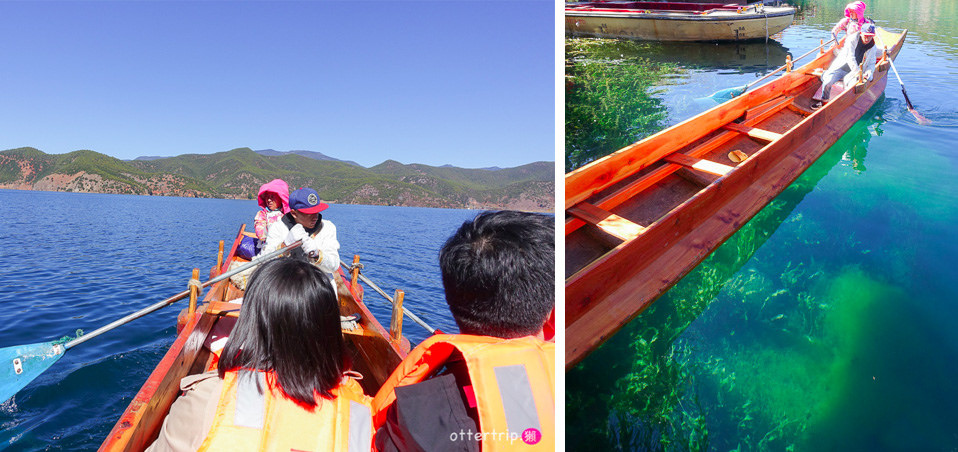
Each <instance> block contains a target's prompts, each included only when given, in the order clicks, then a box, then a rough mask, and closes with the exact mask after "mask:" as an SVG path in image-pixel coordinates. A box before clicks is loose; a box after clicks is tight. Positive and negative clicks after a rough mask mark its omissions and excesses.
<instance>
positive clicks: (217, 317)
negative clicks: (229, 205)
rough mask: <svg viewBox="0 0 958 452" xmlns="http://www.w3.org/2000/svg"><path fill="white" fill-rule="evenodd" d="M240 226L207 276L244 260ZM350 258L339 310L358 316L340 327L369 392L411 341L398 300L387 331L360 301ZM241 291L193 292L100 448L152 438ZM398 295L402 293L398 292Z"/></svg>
mask: <svg viewBox="0 0 958 452" xmlns="http://www.w3.org/2000/svg"><path fill="white" fill-rule="evenodd" d="M244 229H245V225H244V226H243V227H241V228H240V232H239V234H237V237H236V239H235V241H234V242H233V246H232V249H231V250H230V251H229V253H228V254H227V255H226V258H225V259H224V258H223V249H222V243H221V249H220V257H219V259H218V263H217V265H216V266H215V267H213V269H212V270H211V271H210V277H211V278H212V277H215V276H217V275H220V274H223V273H225V272H226V271H227V269H229V268H230V266H231V264H233V263H234V262H238V263H243V262H248V261H246V260H244V259H242V258H240V257H239V256H237V255H236V250H237V247H238V246H239V244H240V242H241V240H242V238H243V237H244V235H245V232H244ZM353 262H354V265H353V266H352V267H351V272H350V273H351V274H350V276H349V279H347V276H346V274H344V273H343V271H342V269H340V270H339V271H338V273H337V274H336V277H335V279H336V283H337V290H338V292H339V293H338V296H339V305H340V314H341V315H342V316H346V317H351V318H352V317H354V316H357V317H355V318H356V320H355V325H354V327H353V328H351V329H346V328H344V330H343V335H344V337H345V339H346V346H347V349H348V351H349V353H350V354H351V357H352V361H353V370H356V371H358V372H359V373H361V374H362V375H363V379H362V380H360V385H361V386H362V388H363V392H365V393H366V394H367V395H369V396H374V395H375V394H376V391H377V390H378V389H379V387H380V386H382V384H383V382H384V381H385V380H386V379H387V378H388V377H389V374H390V373H391V372H392V371H393V369H394V368H395V367H396V366H397V365H399V363H400V362H401V361H402V358H403V357H405V356H406V354H407V353H409V347H410V344H409V341H408V340H407V339H406V338H405V337H404V336H403V335H402V315H403V312H402V308H401V306H402V303H401V300H397V301H396V303H395V304H394V309H393V313H392V321H391V326H390V331H388V332H387V331H386V329H385V328H384V327H383V326H382V325H381V324H380V323H379V322H378V321H377V320H376V318H375V317H373V315H372V314H371V313H370V312H369V310H368V309H367V307H366V305H365V304H364V302H363V290H362V287H361V286H360V285H359V284H358V282H357V278H358V277H359V267H358V266H357V265H356V264H358V257H356V258H354V260H353ZM197 276H198V271H197V270H194V279H196V278H197ZM198 290H199V289H198V288H197V289H196V292H198ZM242 296H243V291H242V290H240V289H239V288H238V287H237V286H236V285H235V284H233V283H232V282H231V281H230V279H224V280H223V281H220V282H218V283H216V284H215V285H213V286H212V287H211V288H210V290H209V291H208V292H207V294H206V296H205V297H204V299H203V300H202V304H199V303H198V302H197V300H196V298H195V297H194V298H193V299H191V302H190V306H189V307H187V308H184V310H183V312H181V313H180V315H179V318H178V322H177V323H178V324H177V331H178V334H177V337H176V339H175V340H174V342H173V345H171V346H170V349H169V351H167V353H166V355H165V356H164V357H163V359H162V360H161V361H160V363H159V364H158V365H157V366H156V368H155V369H154V370H153V373H151V374H150V376H149V378H147V381H146V383H144V384H143V386H142V387H141V388H140V391H139V392H138V393H137V394H136V396H134V398H133V400H132V401H131V402H130V405H129V406H128V407H127V409H126V411H124V413H123V415H122V416H120V419H119V420H118V421H117V423H116V424H115V425H114V427H113V429H112V430H111V431H110V434H109V435H108V436H107V438H106V439H105V440H104V442H103V444H102V445H101V446H100V450H102V451H140V450H143V449H145V448H146V447H147V446H149V445H150V444H152V443H153V441H154V440H155V439H156V437H157V435H158V434H159V430H160V427H161V426H162V424H163V419H164V418H165V417H166V415H167V413H168V412H169V409H170V406H171V405H172V404H173V402H174V401H175V400H176V397H177V396H178V395H179V392H180V389H179V388H180V380H181V379H182V378H183V377H186V376H188V375H194V374H198V373H202V372H205V371H208V370H211V369H212V368H215V367H214V366H215V363H216V361H217V359H216V356H215V354H214V353H212V352H211V350H210V347H209V339H211V337H210V335H211V332H213V331H214V327H215V326H216V325H217V323H218V322H221V321H226V322H228V321H229V319H230V318H231V317H232V318H235V317H237V316H238V314H239V311H240V306H241V304H240V303H238V302H237V301H239V299H240V298H241V297H242ZM399 297H401V292H398V291H397V298H399Z"/></svg>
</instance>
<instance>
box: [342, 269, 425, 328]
mask: <svg viewBox="0 0 958 452" xmlns="http://www.w3.org/2000/svg"><path fill="white" fill-rule="evenodd" d="M339 265H342V266H343V267H344V268H346V269H347V270H349V271H350V272H352V270H353V269H354V268H358V269H359V273H358V275H359V279H361V280H363V282H364V283H366V284H367V285H369V287H372V288H373V290H375V291H376V292H379V295H382V296H383V298H385V299H386V300H388V301H389V303H390V304H395V303H396V302H395V301H393V297H390V296H389V295H388V294H387V293H386V292H385V291H383V290H382V289H380V288H379V286H377V285H376V283H374V282H372V280H370V279H369V278H367V277H366V275H364V274H363V272H362V269H363V264H361V263H360V264H358V265H356V266H355V267H354V266H352V265H346V263H345V262H343V261H339ZM403 314H405V315H406V316H407V317H409V318H410V319H412V320H413V321H414V322H416V323H418V324H419V326H421V327H423V328H425V329H426V331H429V333H430V334H432V333H435V332H436V329H435V328H433V327H431V326H429V325H427V324H426V322H424V321H422V319H420V318H419V317H418V316H416V314H413V313H412V312H411V311H410V310H409V309H406V308H403Z"/></svg>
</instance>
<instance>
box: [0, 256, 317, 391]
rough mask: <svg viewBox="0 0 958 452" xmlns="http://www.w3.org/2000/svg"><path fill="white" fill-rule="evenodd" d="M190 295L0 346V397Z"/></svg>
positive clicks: (240, 269)
mask: <svg viewBox="0 0 958 452" xmlns="http://www.w3.org/2000/svg"><path fill="white" fill-rule="evenodd" d="M302 244H303V243H302V241H296V242H295V243H293V244H292V245H290V246H287V247H286V248H280V249H278V250H276V251H273V252H271V253H267V254H264V255H262V256H260V257H258V258H257V259H256V260H254V261H252V262H250V263H248V264H245V265H241V266H239V267H237V268H235V269H233V270H230V271H228V272H226V273H223V274H221V275H219V276H217V277H215V278H211V279H210V280H209V281H206V282H205V283H202V284H200V288H205V287H207V286H211V285H213V284H216V283H218V282H220V281H222V280H224V279H226V278H229V277H230V276H233V275H235V274H237V273H240V272H243V271H246V270H248V269H250V268H253V267H255V266H257V265H259V264H262V263H263V262H267V261H269V260H271V259H273V258H275V257H278V256H280V255H282V254H284V253H286V252H289V251H290V250H292V249H294V248H297V247H299V246H300V245H302ZM189 295H190V291H189V289H187V290H185V291H183V292H180V293H178V294H176V295H173V296H172V297H169V298H167V299H165V300H163V301H160V302H157V303H154V304H152V305H150V306H147V307H145V308H143V309H141V310H139V311H136V312H134V313H132V314H130V315H127V316H126V317H123V318H121V319H119V320H117V321H115V322H112V323H110V324H109V325H105V326H102V327H100V328H97V329H96V330H93V331H91V332H90V333H88V334H85V335H82V336H79V337H77V338H76V339H73V340H71V341H69V342H67V343H60V341H51V342H40V343H36V344H27V345H15V346H12V347H6V348H0V400H3V401H6V400H7V399H9V398H11V397H13V396H14V395H16V393H17V392H18V391H20V390H21V389H23V387H24V386H26V385H27V384H29V383H30V382H31V381H33V380H34V379H36V378H37V377H38V376H40V374H41V373H43V371H45V370H47V369H48V368H49V367H50V366H52V365H53V363H55V362H57V361H59V360H60V358H61V357H63V354H64V353H65V352H66V351H67V350H69V349H71V348H73V347H75V346H77V345H79V344H82V343H84V342H86V341H88V340H90V339H93V338H94V337H97V336H99V335H101V334H103V333H105V332H107V331H110V330H112V329H114V328H116V327H118V326H120V325H123V324H126V323H129V322H131V321H133V320H136V319H138V318H140V317H143V316H145V315H147V314H149V313H151V312H154V311H157V310H159V309H160V308H162V307H165V306H169V305H171V304H173V303H174V302H176V301H179V300H182V299H184V298H186V297H188V296H189Z"/></svg>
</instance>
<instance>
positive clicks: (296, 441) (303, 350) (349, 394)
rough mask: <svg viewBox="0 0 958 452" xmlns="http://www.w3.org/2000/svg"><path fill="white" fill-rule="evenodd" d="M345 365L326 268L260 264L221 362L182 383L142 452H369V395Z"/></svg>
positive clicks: (284, 262) (293, 261)
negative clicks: (159, 425)
mask: <svg viewBox="0 0 958 452" xmlns="http://www.w3.org/2000/svg"><path fill="white" fill-rule="evenodd" d="M349 367H350V362H349V354H348V352H347V350H346V345H345V340H344V339H343V333H342V329H341V326H340V318H339V303H338V300H337V298H336V295H335V293H334V292H333V288H332V286H331V285H330V283H329V280H328V279H327V278H326V276H325V275H324V274H323V272H321V271H320V270H319V269H318V268H316V267H314V266H312V265H310V264H309V263H307V262H304V261H302V260H297V259H291V258H280V259H276V260H273V261H270V262H266V263H264V264H262V265H261V266H260V268H258V269H257V270H256V271H255V272H254V273H253V276H252V278H251V279H250V283H249V288H248V289H247V291H246V296H245V297H244V302H243V307H242V308H241V310H240V314H239V319H238V320H237V322H236V327H235V328H234V329H233V332H232V334H231V335H230V338H229V341H228V342H227V344H226V348H225V349H224V350H223V355H222V358H221V359H220V361H219V368H218V369H217V370H216V371H213V372H207V373H205V374H200V375H194V376H189V377H186V378H184V379H183V380H182V381H181V382H180V388H181V390H182V391H183V393H182V395H181V396H180V397H179V398H178V399H176V401H175V402H173V405H172V406H171V408H170V413H169V415H167V417H166V419H164V420H163V426H162V427H161V429H160V433H159V437H158V438H157V439H156V442H154V443H153V444H152V445H151V446H150V447H149V448H148V449H147V450H148V451H151V452H161V451H175V452H185V451H196V450H199V451H227V450H229V451H265V450H269V451H289V450H309V451H346V450H370V448H371V447H372V437H373V435H372V428H371V422H372V412H371V409H370V400H371V399H370V398H369V396H366V395H364V394H363V391H362V388H361V387H360V386H359V383H358V382H357V381H356V379H355V378H353V376H354V375H356V376H358V375H357V374H356V373H355V372H352V371H349V370H348V369H349Z"/></svg>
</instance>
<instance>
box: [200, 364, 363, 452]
mask: <svg viewBox="0 0 958 452" xmlns="http://www.w3.org/2000/svg"><path fill="white" fill-rule="evenodd" d="M266 377H267V374H266V373H265V372H260V371H252V370H246V369H242V370H240V371H230V372H227V373H226V376H225V378H224V379H223V392H222V393H220V401H219V405H218V406H217V408H216V417H215V418H214V420H213V427H212V428H211V429H210V432H209V434H207V435H206V440H205V441H203V444H202V445H201V446H200V448H199V450H200V451H223V452H226V451H241V450H256V451H283V452H289V451H290V450H296V451H344V452H345V451H349V452H352V451H369V450H370V448H371V447H372V428H371V421H372V417H371V411H370V407H369V403H370V400H371V399H370V398H369V396H366V395H365V394H363V390H362V388H361V387H360V386H359V383H357V382H356V380H353V379H352V378H349V377H345V378H344V380H343V383H342V384H340V385H339V386H338V387H336V388H335V389H333V390H332V393H333V395H334V396H335V398H333V399H324V398H321V397H317V398H316V403H317V405H316V407H314V408H313V410H312V411H309V410H307V409H305V408H303V407H302V406H300V405H297V403H296V402H295V401H293V400H291V399H288V398H286V397H285V396H284V395H283V393H282V391H280V390H279V389H278V388H277V387H276V385H275V384H267V378H266ZM257 382H258V383H259V386H260V387H261V388H263V389H264V393H260V392H259V391H258V390H257Z"/></svg>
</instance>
